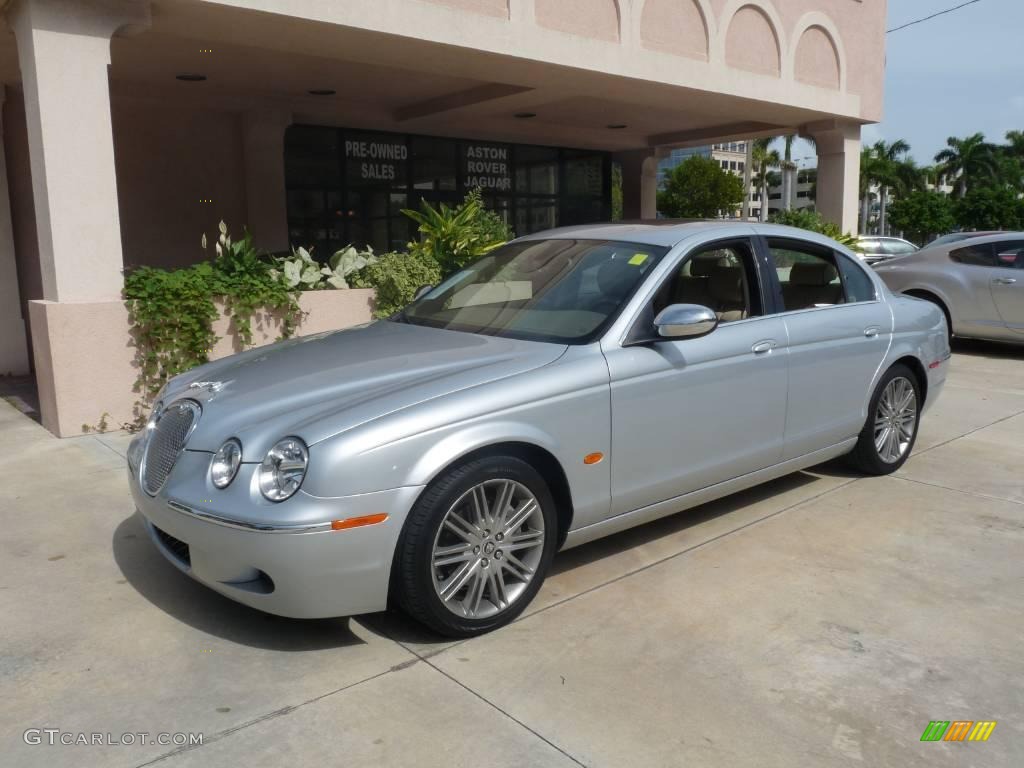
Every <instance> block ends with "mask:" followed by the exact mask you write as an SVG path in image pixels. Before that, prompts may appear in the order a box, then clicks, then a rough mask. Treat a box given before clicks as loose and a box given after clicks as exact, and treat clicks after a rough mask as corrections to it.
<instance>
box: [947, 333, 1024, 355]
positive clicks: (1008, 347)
mask: <svg viewBox="0 0 1024 768" xmlns="http://www.w3.org/2000/svg"><path fill="white" fill-rule="evenodd" d="M1022 345H1024V336H1021V344H1013V343H1011V342H999V341H982V340H980V339H960V338H954V339H953V342H952V344H950V349H952V351H953V354H954V355H972V356H974V357H987V358H993V359H1005V360H1024V346H1022Z"/></svg>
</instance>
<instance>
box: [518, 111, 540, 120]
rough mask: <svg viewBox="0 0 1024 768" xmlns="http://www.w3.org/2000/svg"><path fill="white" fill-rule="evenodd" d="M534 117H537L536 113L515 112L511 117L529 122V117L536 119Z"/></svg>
mask: <svg viewBox="0 0 1024 768" xmlns="http://www.w3.org/2000/svg"><path fill="white" fill-rule="evenodd" d="M536 116H537V113H536V112H516V113H515V114H514V115H513V117H516V118H518V119H520V120H529V119H530V118H531V117H536Z"/></svg>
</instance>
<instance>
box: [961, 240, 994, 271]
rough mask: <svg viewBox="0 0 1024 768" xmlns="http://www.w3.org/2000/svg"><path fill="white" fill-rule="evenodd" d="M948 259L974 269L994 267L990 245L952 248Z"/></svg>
mask: <svg viewBox="0 0 1024 768" xmlns="http://www.w3.org/2000/svg"><path fill="white" fill-rule="evenodd" d="M949 258H951V259H952V260H953V261H955V262H957V263H958V264H970V265H972V266H975V267H994V266H996V260H995V254H994V252H993V250H992V244H991V243H982V244H980V245H965V246H964V247H963V248H954V249H953V250H952V251H950V252H949Z"/></svg>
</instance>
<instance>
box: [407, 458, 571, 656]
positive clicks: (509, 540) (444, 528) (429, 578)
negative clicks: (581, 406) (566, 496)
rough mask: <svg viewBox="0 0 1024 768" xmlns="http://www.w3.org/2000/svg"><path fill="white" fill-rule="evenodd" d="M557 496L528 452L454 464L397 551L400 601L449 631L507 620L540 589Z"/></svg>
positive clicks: (553, 535)
mask: <svg viewBox="0 0 1024 768" xmlns="http://www.w3.org/2000/svg"><path fill="white" fill-rule="evenodd" d="M557 538H558V536H557V518H556V515H555V508H554V501H553V499H552V497H551V492H550V491H549V490H548V487H547V484H546V483H545V482H544V479H543V478H542V477H541V476H540V474H539V473H538V472H537V471H536V470H535V469H534V468H533V467H531V466H530V465H529V464H527V463H526V462H524V461H522V460H521V459H517V458H513V457H510V456H493V457H485V458H481V459H477V460H474V461H471V462H469V463H467V464H465V465H463V466H461V467H457V468H455V469H452V470H450V471H449V472H447V473H446V474H445V475H443V476H442V477H440V478H438V479H437V480H435V481H434V482H433V483H432V484H431V485H430V486H429V487H428V488H427V490H426V491H425V492H424V493H423V495H422V496H421V497H420V499H419V500H418V501H417V502H416V505H415V506H414V507H413V509H412V511H411V512H410V514H409V519H408V520H407V521H406V525H405V529H404V531H403V533H402V538H401V541H400V542H399V545H398V551H397V552H396V569H395V571H396V572H395V577H396V579H397V584H396V586H397V590H398V599H399V603H400V604H401V606H402V607H403V609H404V610H405V611H406V612H407V613H408V614H410V615H411V616H412V617H413V618H415V619H417V620H419V621H421V622H423V623H424V624H426V625H427V626H429V627H431V628H432V629H434V630H435V631H437V632H440V633H441V634H444V635H448V636H450V637H472V636H474V635H479V634H483V633H484V632H489V631H491V630H492V629H496V628H498V627H500V626H503V625H505V624H508V623H509V622H510V621H512V620H513V619H515V618H516V616H518V615H519V614H520V613H522V611H523V609H524V608H526V606H527V605H528V604H529V602H530V601H531V600H532V599H533V597H534V595H536V594H537V591H538V590H539V589H540V587H541V584H542V583H543V581H544V576H545V575H546V573H547V570H548V566H549V565H550V563H551V559H552V557H553V556H554V551H555V544H556V540H557Z"/></svg>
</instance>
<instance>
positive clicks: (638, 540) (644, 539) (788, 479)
mask: <svg viewBox="0 0 1024 768" xmlns="http://www.w3.org/2000/svg"><path fill="white" fill-rule="evenodd" d="M823 466H827V465H823ZM819 470H820V467H814V470H813V471H814V472H815V473H819V474H826V473H824V472H819ZM829 474H830V473H829ZM817 479H818V478H816V477H815V476H814V475H812V474H808V473H807V472H795V473H793V474H791V475H785V476H784V477H780V478H778V479H776V480H771V481H769V482H767V483H764V484H762V485H758V486H755V487H753V488H748V489H747V490H745V491H739V492H738V493H733V494H730V495H729V496H725V497H723V498H721V499H717V500H715V501H710V502H708V503H707V504H701V505H700V506H697V507H692V508H690V509H686V510H683V511H681V512H676V513H674V514H671V515H668V516H667V517H663V518H661V519H659V520H654V521H652V522H650V523H644V524H643V525H638V526H637V527H635V528H629V529H627V530H625V531H622V532H621V533H616V534H612V535H611V536H608V537H606V538H603V539H597V540H596V541H592V542H590V543H588V544H583V545H581V546H579V547H575V548H573V549H570V550H568V551H566V552H560V553H559V554H558V555H556V556H555V561H554V563H552V567H551V575H554V574H558V573H563V572H565V571H569V570H572V569H573V568H579V567H580V566H584V565H588V564H590V563H593V562H595V561H597V560H601V559H602V558H605V557H611V556H613V555H617V554H619V553H621V552H624V551H626V550H629V549H633V548H636V547H642V546H644V545H646V544H649V543H651V542H652V541H656V540H657V539H661V538H664V537H667V536H672V535H674V534H676V533H679V532H680V531H684V530H686V529H687V528H693V527H694V526H697V525H700V524H701V523H705V522H707V521H709V520H713V519H715V518H717V517H722V516H725V515H728V514H729V513H731V512H735V511H736V510H738V509H741V508H742V507H746V506H750V505H752V504H757V503H758V502H761V501H764V500H766V499H770V498H771V497H773V496H776V495H779V494H783V493H786V492H788V491H792V490H795V489H797V488H800V487H802V486H806V485H808V484H810V483H813V482H815V481H816V480H817ZM765 514H766V515H771V514H773V512H766V513H765ZM749 522H750V521H747V522H740V521H737V525H736V528H734V529H729V530H728V531H726V532H724V533H731V532H732V531H733V530H738V529H740V528H742V527H744V526H746V525H748V524H749ZM724 533H723V534H717V535H716V536H714V537H712V538H718V536H721V535H724ZM699 543H702V540H700V539H696V540H695V541H694V544H699ZM685 548H686V547H684V549H685Z"/></svg>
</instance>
